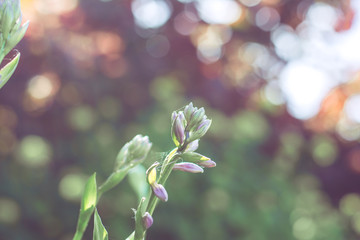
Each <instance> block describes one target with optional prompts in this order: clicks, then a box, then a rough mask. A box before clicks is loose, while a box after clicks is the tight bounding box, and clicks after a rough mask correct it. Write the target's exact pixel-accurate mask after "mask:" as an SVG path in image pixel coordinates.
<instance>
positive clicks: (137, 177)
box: [128, 164, 149, 199]
mask: <svg viewBox="0 0 360 240" xmlns="http://www.w3.org/2000/svg"><path fill="white" fill-rule="evenodd" d="M128 179H129V183H130V186H131V187H132V188H133V189H134V191H135V193H136V194H137V195H138V197H139V199H141V198H142V197H143V196H147V195H148V193H149V184H148V183H147V182H146V169H145V167H144V166H143V165H141V164H140V165H137V166H136V167H134V168H133V169H132V170H131V171H130V172H129V174H128Z"/></svg>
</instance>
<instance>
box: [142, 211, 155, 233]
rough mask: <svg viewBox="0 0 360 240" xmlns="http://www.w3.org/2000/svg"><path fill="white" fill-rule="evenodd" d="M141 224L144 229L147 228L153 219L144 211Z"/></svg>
mask: <svg viewBox="0 0 360 240" xmlns="http://www.w3.org/2000/svg"><path fill="white" fill-rule="evenodd" d="M142 220H143V225H144V227H145V228H146V229H148V228H149V227H151V225H153V223H154V219H153V218H152V216H151V215H150V213H148V212H145V214H144V216H143V218H142Z"/></svg>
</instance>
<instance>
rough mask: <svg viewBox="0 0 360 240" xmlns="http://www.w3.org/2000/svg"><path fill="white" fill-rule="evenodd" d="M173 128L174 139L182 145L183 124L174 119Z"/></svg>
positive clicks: (183, 139) (183, 135)
mask: <svg viewBox="0 0 360 240" xmlns="http://www.w3.org/2000/svg"><path fill="white" fill-rule="evenodd" d="M174 124H175V127H174V134H175V137H176V140H177V141H178V142H179V144H180V145H182V144H183V143H184V141H185V128H184V125H183V123H182V122H181V119H180V118H179V117H177V118H176V119H175V123H174Z"/></svg>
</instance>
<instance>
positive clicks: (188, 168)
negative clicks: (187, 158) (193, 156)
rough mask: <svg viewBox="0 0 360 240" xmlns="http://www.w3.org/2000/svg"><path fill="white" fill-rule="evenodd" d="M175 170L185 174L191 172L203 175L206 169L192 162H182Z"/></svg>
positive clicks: (175, 166) (177, 164) (176, 165)
mask: <svg viewBox="0 0 360 240" xmlns="http://www.w3.org/2000/svg"><path fill="white" fill-rule="evenodd" d="M173 169H174V170H179V171H183V172H190V173H203V172H204V169H202V168H201V167H200V166H199V165H196V164H195V163H190V162H182V163H176V164H175V165H174V168H173Z"/></svg>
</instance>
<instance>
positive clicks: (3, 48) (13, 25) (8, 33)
mask: <svg viewBox="0 0 360 240" xmlns="http://www.w3.org/2000/svg"><path fill="white" fill-rule="evenodd" d="M0 13H1V14H0V65H1V63H2V61H3V60H4V58H5V56H6V55H8V53H9V52H10V51H11V50H12V49H13V48H14V47H15V45H16V44H17V43H18V42H19V41H20V40H21V39H22V38H23V37H24V35H25V32H26V30H27V28H28V26H29V22H26V23H24V24H23V25H22V26H21V24H22V16H21V9H20V1H19V0H1V1H0ZM19 58H20V53H19V52H18V51H16V53H15V54H14V56H12V57H9V58H8V59H7V63H6V64H4V66H3V67H1V68H0V89H1V88H2V87H3V86H4V85H5V83H6V82H7V81H8V80H9V78H10V77H11V75H12V74H13V73H14V71H15V69H16V66H17V64H18V62H19Z"/></svg>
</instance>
